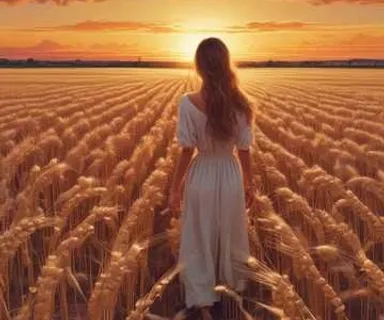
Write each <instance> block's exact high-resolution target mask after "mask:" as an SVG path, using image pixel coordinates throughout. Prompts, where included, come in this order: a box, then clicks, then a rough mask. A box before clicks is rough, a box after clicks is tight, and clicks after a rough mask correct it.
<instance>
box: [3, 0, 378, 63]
mask: <svg viewBox="0 0 384 320" xmlns="http://www.w3.org/2000/svg"><path fill="white" fill-rule="evenodd" d="M208 36H219V37H221V38H222V39H223V40H224V41H225V42H226V43H227V45H228V47H229V48H230V50H231V53H232V56H233V58H234V60H237V61H240V60H268V59H274V60H278V59H280V60H304V59H319V60H324V59H346V58H384V0H94V1H91V0H88V1H87V0H0V58H13V59H21V58H28V57H33V58H35V59H55V60H60V59H88V60H98V59H102V60H107V59H108V60H109V59H120V60H130V59H137V57H141V59H142V60H183V61H186V60H191V59H192V56H193V53H194V50H195V48H196V45H197V44H198V42H199V41H200V40H201V39H203V38H205V37H208Z"/></svg>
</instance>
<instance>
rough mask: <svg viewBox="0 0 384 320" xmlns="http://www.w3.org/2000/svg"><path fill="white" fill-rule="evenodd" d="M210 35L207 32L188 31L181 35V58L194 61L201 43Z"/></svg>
mask: <svg viewBox="0 0 384 320" xmlns="http://www.w3.org/2000/svg"><path fill="white" fill-rule="evenodd" d="M208 37H209V36H208V35H207V34H206V33H186V34H183V35H181V36H180V41H179V53H180V59H181V60H183V61H188V62H192V61H193V59H194V57H195V52H196V49H197V46H198V45H199V43H200V42H201V41H202V40H203V39H205V38H208Z"/></svg>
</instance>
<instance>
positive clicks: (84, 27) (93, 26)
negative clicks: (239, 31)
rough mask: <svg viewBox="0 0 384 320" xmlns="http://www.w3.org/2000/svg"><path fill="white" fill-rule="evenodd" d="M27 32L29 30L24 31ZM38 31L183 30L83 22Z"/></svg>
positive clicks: (144, 24) (160, 25)
mask: <svg viewBox="0 0 384 320" xmlns="http://www.w3.org/2000/svg"><path fill="white" fill-rule="evenodd" d="M23 31H27V30H23ZM30 31H32V32H36V31H41V32H44V31H79V32H101V31H136V32H145V33H147V32H150V33H175V32H180V31H181V30H180V29H179V28H178V27H177V26H173V25H171V24H166V23H154V22H137V21H93V20H88V21H82V22H78V23H75V24H69V25H61V26H52V27H42V28H32V29H30Z"/></svg>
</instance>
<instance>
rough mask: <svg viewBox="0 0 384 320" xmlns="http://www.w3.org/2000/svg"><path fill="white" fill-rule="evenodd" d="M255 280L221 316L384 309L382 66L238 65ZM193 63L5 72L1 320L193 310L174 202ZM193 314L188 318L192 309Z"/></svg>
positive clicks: (227, 301) (332, 315) (1, 91)
mask: <svg viewBox="0 0 384 320" xmlns="http://www.w3.org/2000/svg"><path fill="white" fill-rule="evenodd" d="M239 77H240V82H241V84H242V87H243V89H244V91H245V92H246V93H247V94H248V96H249V98H250V99H251V100H252V101H253V102H254V106H255V125H254V137H255V144H254V145H252V148H251V154H252V159H253V169H254V173H255V177H254V178H255V180H256V181H257V190H255V201H254V203H253V204H252V206H251V207H250V208H249V210H248V231H249V238H250V244H251V256H250V257H249V259H248V263H247V265H246V266H238V267H239V268H241V269H242V270H243V272H244V273H245V274H246V275H247V277H248V278H249V286H248V289H247V291H246V292H245V293H244V294H243V295H242V296H239V295H238V294H237V293H235V292H233V291H232V290H231V288H228V287H226V286H225V285H218V286H217V287H216V290H217V291H218V292H220V293H221V295H222V304H221V305H220V311H221V316H220V318H221V319H247V320H248V319H284V320H288V319H291V320H296V319H306V320H307V319H323V320H333V319H336V320H342V319H343V320H344V319H345V320H346V319H356V320H379V319H383V318H384V217H383V216H384V71H382V70H342V69H332V70H324V69H323V70H320V69H308V70H295V69H285V70H283V69H253V70H240V71H239ZM198 85H199V80H198V79H197V78H196V77H195V75H194V73H193V72H192V71H189V70H164V69H158V70H155V69H148V70H144V69H143V70H139V69H137V70H136V69H125V70H119V69H86V70H80V69H79V70H77V69H65V70H59V69H47V70H33V69H32V70H0V156H1V158H0V320H8V319H17V320H27V319H28V320H29V319H34V320H52V319H62V320H69V319H91V320H102V319H111V320H112V319H129V320H134V319H146V318H147V319H167V318H170V317H172V316H174V315H175V314H176V313H177V319H183V318H185V317H187V315H186V314H185V310H184V309H183V308H184V307H183V290H182V287H181V285H180V283H179V279H178V273H179V271H180V269H181V268H182V266H179V265H177V264H176V261H177V260H176V259H177V254H178V252H177V251H178V244H179V231H180V230H179V218H180V217H179V216H177V215H175V214H172V213H170V212H168V211H166V210H164V209H165V208H166V203H167V198H168V193H169V187H170V183H171V178H172V173H173V171H174V168H175V165H176V161H177V157H178V156H179V154H180V151H181V149H180V147H179V146H178V145H177V142H176V140H175V138H174V135H175V125H176V113H177V103H178V99H179V97H180V95H181V94H182V93H184V92H187V91H191V90H193V89H196V88H197V87H198ZM190 318H191V316H190Z"/></svg>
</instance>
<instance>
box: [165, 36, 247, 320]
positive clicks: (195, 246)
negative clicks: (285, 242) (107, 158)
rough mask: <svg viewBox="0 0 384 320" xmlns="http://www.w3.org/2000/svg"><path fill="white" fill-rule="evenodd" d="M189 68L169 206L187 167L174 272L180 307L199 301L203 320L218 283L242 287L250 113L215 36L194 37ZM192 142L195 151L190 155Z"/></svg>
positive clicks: (176, 205)
mask: <svg viewBox="0 0 384 320" xmlns="http://www.w3.org/2000/svg"><path fill="white" fill-rule="evenodd" d="M195 67H196V70H197V72H198V74H199V76H200V77H201V79H202V85H201V88H200V90H198V91H196V92H192V93H189V94H185V95H183V96H182V98H181V100H180V105H179V110H178V122H177V128H176V137H177V139H178V142H179V143H180V144H181V146H182V147H183V150H182V153H181V156H180V159H179V161H178V164H177V166H176V171H175V174H174V177H173V181H172V187H171V194H170V203H169V205H170V208H171V210H172V211H178V210H179V209H180V199H181V193H182V191H181V189H182V188H181V184H182V179H183V177H184V175H185V173H186V171H187V168H189V170H188V173H187V176H186V180H185V185H184V190H183V210H182V215H181V243H180V253H179V261H180V262H181V263H182V264H183V266H184V269H183V271H182V272H181V279H182V281H183V283H184V286H185V296H186V305H187V308H190V307H198V308H201V315H202V318H203V320H209V319H212V318H211V314H210V307H211V306H212V305H213V303H214V302H215V301H218V300H219V297H218V295H217V293H216V292H215V291H214V287H215V285H216V284H217V283H225V284H227V285H229V286H231V287H232V288H234V289H235V290H242V289H243V288H242V284H244V279H243V278H242V276H241V274H240V273H239V272H238V271H237V270H236V268H235V263H236V262H240V263H241V262H245V261H244V260H245V259H246V257H247V255H248V253H249V244H248V234H247V228H246V217H245V209H246V205H248V204H249V202H250V201H251V200H252V188H253V185H252V173H251V160H250V154H249V146H250V144H251V142H252V138H253V136H252V125H251V124H252V119H253V113H252V108H251V105H250V103H249V101H248V100H247V98H246V97H245V95H244V94H243V93H242V92H241V91H240V89H239V87H238V83H237V78H236V75H235V73H234V71H233V68H232V67H231V60H230V55H229V51H228V49H227V47H226V46H225V44H224V43H223V42H222V41H221V40H219V39H217V38H208V39H205V40H203V41H202V42H201V43H200V44H199V46H198V48H197V51H196V55H195ZM235 146H236V147H237V150H238V156H239V160H240V164H241V168H242V171H243V174H242V173H241V170H240V166H239V162H238V161H237V158H236V157H235V155H234V154H233V150H234V147H235ZM195 147H197V149H198V151H199V152H198V154H197V156H196V157H195V158H194V159H193V161H192V162H191V158H192V154H193V152H194V148H195ZM244 190H245V191H246V192H244ZM246 202H248V203H246Z"/></svg>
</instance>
